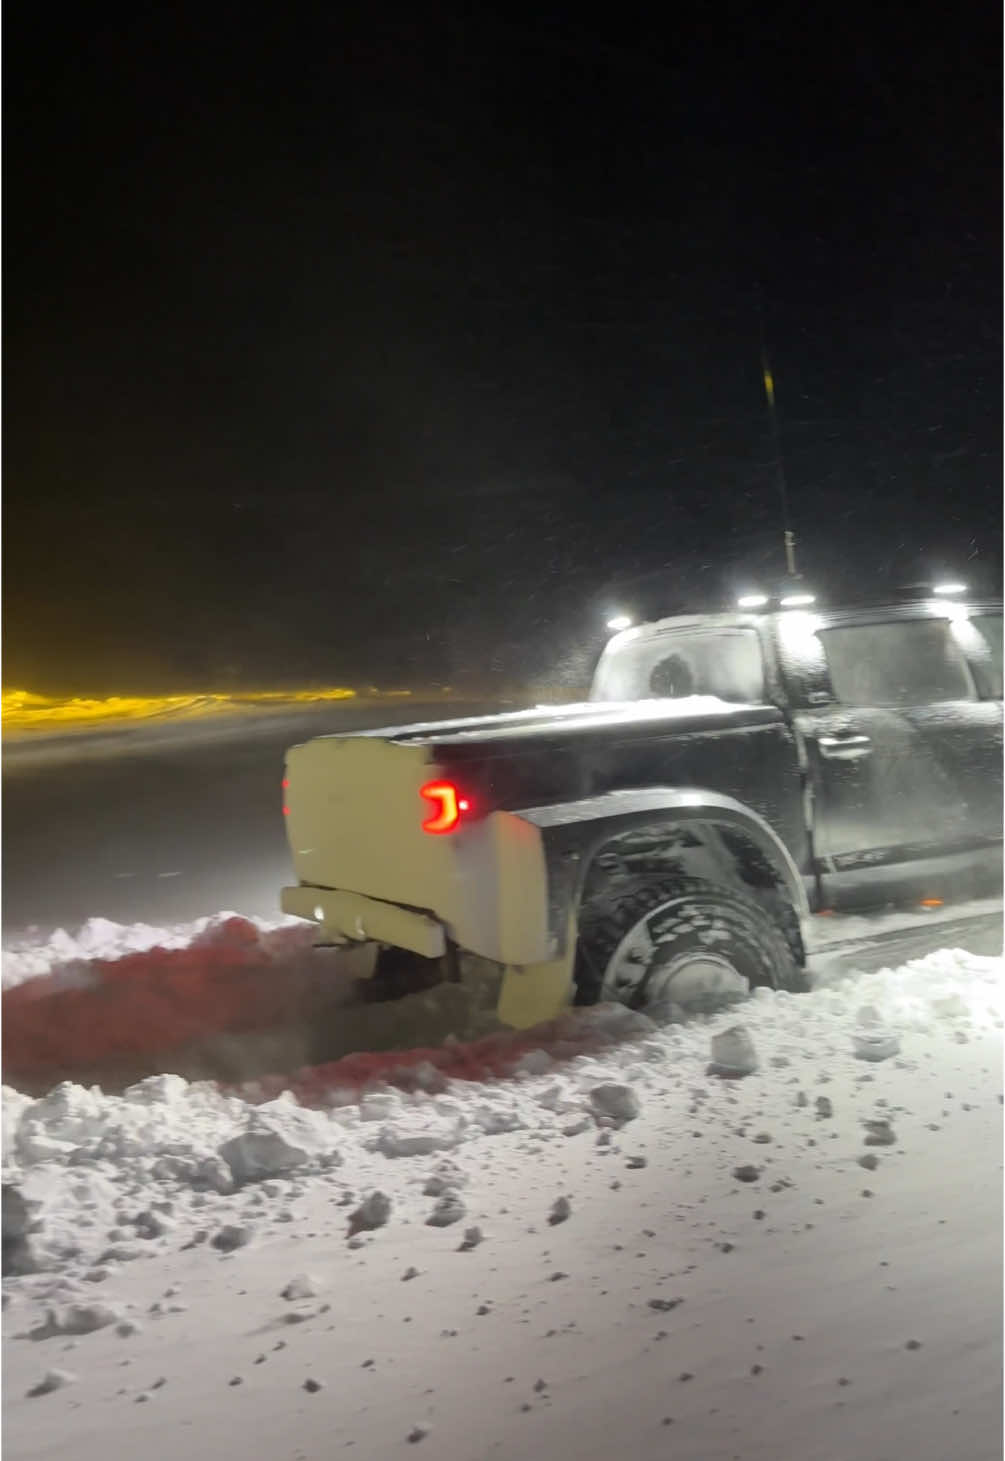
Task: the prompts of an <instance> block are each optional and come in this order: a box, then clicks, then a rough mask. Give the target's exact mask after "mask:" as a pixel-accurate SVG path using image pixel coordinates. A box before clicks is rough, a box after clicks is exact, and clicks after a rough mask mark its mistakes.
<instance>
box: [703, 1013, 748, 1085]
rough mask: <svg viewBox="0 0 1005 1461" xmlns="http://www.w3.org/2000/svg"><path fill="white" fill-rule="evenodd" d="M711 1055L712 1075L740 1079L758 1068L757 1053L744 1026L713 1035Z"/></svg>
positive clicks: (710, 1068) (710, 1071)
mask: <svg viewBox="0 0 1005 1461" xmlns="http://www.w3.org/2000/svg"><path fill="white" fill-rule="evenodd" d="M710 1053H711V1066H710V1067H709V1074H710V1075H720V1076H726V1077H740V1076H745V1075H752V1074H753V1073H754V1071H755V1070H757V1068H758V1059H757V1051H756V1049H755V1048H754V1042H753V1040H752V1038H751V1035H750V1032H749V1030H748V1029H747V1028H746V1026H744V1025H734V1026H733V1027H732V1028H731V1029H729V1030H723V1031H722V1033H721V1034H718V1035H713V1036H712V1040H711V1043H710Z"/></svg>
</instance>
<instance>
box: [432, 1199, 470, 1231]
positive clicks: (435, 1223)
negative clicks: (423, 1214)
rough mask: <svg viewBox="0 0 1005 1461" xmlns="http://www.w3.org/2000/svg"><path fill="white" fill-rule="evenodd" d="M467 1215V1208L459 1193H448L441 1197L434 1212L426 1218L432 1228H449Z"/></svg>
mask: <svg viewBox="0 0 1005 1461" xmlns="http://www.w3.org/2000/svg"><path fill="white" fill-rule="evenodd" d="M466 1215H467V1208H466V1207H465V1205H464V1201H463V1199H462V1197H461V1195H460V1193H459V1192H453V1191H447V1192H444V1194H443V1196H442V1197H440V1198H439V1199H438V1201H437V1203H436V1206H435V1207H434V1208H433V1210H432V1212H431V1213H430V1214H429V1216H428V1217H427V1218H426V1226H427V1227H430V1228H449V1227H452V1226H453V1224H454V1223H459V1222H460V1220H461V1218H463V1217H465V1216H466Z"/></svg>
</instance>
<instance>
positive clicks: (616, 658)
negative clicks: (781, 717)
mask: <svg viewBox="0 0 1005 1461" xmlns="http://www.w3.org/2000/svg"><path fill="white" fill-rule="evenodd" d="M691 695H712V696H715V697H716V699H718V700H726V701H729V702H730V703H731V704H737V705H751V704H753V705H758V704H761V703H763V700H764V660H763V656H762V653H761V641H760V639H759V638H758V636H757V634H756V632H755V631H754V630H753V629H717V630H701V629H690V630H686V629H685V630H675V631H671V632H669V633H664V634H657V635H654V636H653V637H652V638H645V639H638V640H636V641H632V640H627V641H623V642H622V643H621V644H619V645H618V646H617V647H616V649H615V650H613V651H612V652H609V654H608V655H606V656H605V657H604V659H602V660H601V662H600V665H599V666H598V669H597V676H596V680H595V682H594V688H593V691H592V693H591V696H590V698H591V699H592V700H683V699H686V698H687V697H688V696H691Z"/></svg>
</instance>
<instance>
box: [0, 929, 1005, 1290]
mask: <svg viewBox="0 0 1005 1461" xmlns="http://www.w3.org/2000/svg"><path fill="white" fill-rule="evenodd" d="M1002 968H1003V966H1002V960H1001V959H1000V958H989V957H982V956H978V955H973V954H968V953H963V952H961V951H943V952H940V953H937V954H932V955H929V956H928V957H926V958H924V959H919V960H916V961H914V962H912V963H909V964H907V965H905V966H904V967H902V968H898V969H886V970H882V971H880V972H878V973H875V974H867V975H860V976H858V977H857V978H845V979H844V980H843V981H841V982H839V983H836V984H834V985H833V986H830V987H827V988H822V989H818V990H817V991H815V992H814V993H812V994H809V995H803V996H792V995H787V994H784V993H772V992H771V991H767V990H761V991H758V992H757V993H756V995H755V996H754V998H752V999H751V1000H749V1001H748V1002H747V1003H746V1004H745V1005H744V1006H743V1008H742V1010H741V1011H740V1014H739V1019H741V1020H742V1024H743V1027H744V1028H745V1029H746V1031H747V1032H748V1034H749V1036H750V1038H751V1040H752V1042H753V1045H754V1048H755V1050H756V1052H757V1060H758V1065H759V1069H758V1072H757V1074H756V1075H755V1077H754V1078H753V1079H754V1080H755V1081H756V1082H758V1085H759V1101H758V1103H759V1106H763V1105H764V1104H765V1101H767V1102H768V1103H769V1104H770V1100H771V1099H773V1098H778V1099H779V1100H780V1101H781V1102H782V1103H783V1104H784V1106H785V1109H786V1110H788V1108H789V1106H790V1105H791V1103H792V1100H793V1089H792V1088H793V1086H794V1085H800V1084H812V1083H815V1082H817V1081H818V1080H821V1079H824V1078H825V1077H824V1076H822V1075H821V1072H822V1071H824V1070H825V1069H830V1068H831V1066H834V1067H840V1068H842V1069H844V1070H845V1072H848V1071H849V1070H854V1071H855V1073H856V1078H858V1079H861V1080H866V1079H867V1071H868V1068H869V1067H868V1066H867V1064H864V1063H863V1060H862V1056H863V1050H866V1051H867V1050H868V1049H869V1048H873V1047H874V1048H875V1049H877V1050H879V1052H880V1056H881V1057H882V1056H883V1055H887V1056H891V1055H892V1056H894V1057H895V1058H896V1059H898V1060H900V1061H906V1062H915V1061H917V1060H918V1059H919V1058H920V1056H921V1054H922V1053H923V1052H924V1047H925V1046H926V1044H927V1045H929V1046H930V1044H931V1042H932V1041H945V1040H955V1041H967V1040H969V1039H970V1038H971V1037H977V1036H979V1035H980V1034H981V1033H984V1034H987V1033H990V1032H993V1031H995V1030H1000V1029H1001V1028H1002V1023H1003V1014H1005V990H1003V982H1002ZM737 1019H738V1016H737V1012H736V1011H734V1012H733V1014H732V1017H730V1016H728V1015H721V1016H717V1017H714V1018H712V1019H710V1020H703V1021H699V1022H694V1023H690V1024H686V1025H672V1026H668V1027H663V1028H659V1027H657V1026H656V1025H654V1024H653V1023H652V1022H651V1021H649V1020H648V1019H646V1018H645V1016H642V1015H638V1014H634V1013H631V1012H629V1011H626V1010H624V1009H622V1008H621V1007H618V1006H599V1007H595V1008H594V1009H592V1010H585V1011H570V1012H569V1013H568V1014H567V1015H566V1016H563V1017H562V1018H561V1019H559V1020H557V1021H552V1022H551V1023H550V1024H549V1025H548V1026H545V1027H541V1030H540V1031H539V1032H524V1034H523V1035H522V1036H521V1037H520V1041H519V1043H517V1044H515V1045H514V1046H513V1059H512V1060H511V1062H510V1065H509V1078H508V1079H503V1080H500V1079H496V1078H495V1077H497V1076H498V1074H499V1070H500V1066H499V1045H498V1043H492V1042H491V1041H489V1042H484V1041H483V1042H474V1043H471V1044H469V1045H468V1046H467V1047H466V1050H465V1052H464V1054H465V1059H464V1060H463V1061H462V1062H461V1066H460V1068H461V1069H463V1070H464V1072H465V1075H466V1076H467V1078H466V1079H463V1080H461V1079H451V1078H450V1077H449V1075H447V1076H445V1075H444V1073H443V1071H442V1070H437V1069H436V1068H435V1067H434V1066H433V1065H431V1064H425V1065H423V1064H421V1063H420V1064H419V1065H417V1066H415V1067H414V1068H413V1072H412V1075H413V1080H412V1085H413V1087H414V1088H413V1089H411V1090H401V1089H392V1088H391V1087H390V1086H388V1085H387V1084H385V1083H384V1082H383V1080H382V1074H383V1073H386V1070H387V1057H386V1056H383V1057H377V1056H374V1057H372V1058H371V1057H366V1056H356V1057H353V1074H354V1081H353V1083H352V1087H351V1088H349V1087H345V1088H342V1089H339V1088H337V1087H334V1088H330V1087H329V1088H326V1087H325V1084H324V1081H323V1080H322V1081H321V1082H320V1083H317V1084H315V1085H314V1086H313V1088H310V1096H311V1098H312V1100H313V1102H314V1107H315V1108H314V1109H312V1108H311V1107H309V1106H306V1105H303V1104H301V1103H300V1102H299V1101H298V1099H297V1096H296V1095H295V1094H294V1092H293V1091H290V1090H286V1091H283V1092H281V1093H280V1094H279V1095H278V1096H277V1097H276V1098H275V1099H272V1100H265V1101H263V1100H262V1099H261V1096H262V1092H261V1091H260V1090H258V1091H256V1092H254V1093H253V1094H254V1095H255V1096H256V1097H257V1099H256V1100H255V1101H254V1102H253V1101H250V1100H244V1099H242V1098H241V1097H240V1096H239V1095H236V1094H232V1093H227V1092H225V1091H222V1090H220V1089H219V1088H217V1087H216V1086H215V1085H213V1084H210V1083H193V1084H189V1083H187V1082H186V1081H185V1080H183V1079H182V1078H181V1077H180V1076H175V1075H171V1074H164V1075H159V1076H155V1077H151V1078H149V1079H147V1080H143V1081H141V1082H139V1083H138V1084H137V1085H135V1086H132V1087H129V1088H128V1089H127V1090H126V1091H125V1092H124V1093H123V1094H122V1095H121V1096H115V1095H106V1094H104V1093H103V1092H102V1091H101V1090H100V1089H99V1088H98V1087H92V1088H90V1089H85V1088H83V1087H81V1086H75V1085H72V1084H69V1083H64V1084H62V1085H59V1086H57V1087H56V1088H55V1089H53V1090H52V1091H51V1092H50V1093H49V1094H48V1095H46V1096H45V1097H43V1098H41V1099H31V1098H29V1097H27V1096H25V1095H23V1094H21V1093H19V1092H17V1091H15V1090H12V1089H10V1088H8V1087H5V1088H4V1090H3V1180H4V1184H5V1188H4V1198H5V1203H4V1237H5V1253H6V1252H7V1251H8V1249H7V1244H8V1241H10V1242H12V1243H13V1244H14V1245H15V1247H14V1248H11V1249H10V1250H9V1252H10V1253H11V1254H13V1255H15V1258H14V1267H15V1269H16V1268H20V1269H21V1270H22V1272H25V1273H28V1272H32V1271H47V1270H52V1269H59V1270H67V1269H69V1270H76V1271H80V1272H82V1271H84V1270H86V1269H87V1268H88V1267H90V1266H92V1265H98V1266H99V1268H102V1269H107V1270H108V1271H109V1272H115V1271H117V1269H118V1267H119V1265H121V1264H122V1263H124V1262H127V1261H128V1260H129V1259H131V1258H133V1257H136V1256H146V1255H147V1254H149V1253H150V1252H152V1251H154V1250H155V1249H156V1248H157V1247H160V1246H165V1245H167V1246H175V1247H177V1246H178V1245H179V1244H181V1243H184V1242H188V1241H201V1238H200V1236H199V1235H200V1234H201V1235H202V1237H205V1236H206V1234H207V1231H208V1230H209V1229H212V1231H213V1232H216V1231H217V1230H218V1229H219V1228H220V1226H221V1225H223V1224H226V1223H228V1222H231V1223H236V1224H237V1225H238V1226H241V1225H243V1224H247V1223H248V1222H250V1223H251V1227H252V1228H253V1229H257V1228H259V1227H260V1226H261V1225H262V1224H263V1223H264V1224H266V1225H268V1224H271V1223H272V1222H273V1221H275V1220H276V1219H277V1218H279V1219H282V1217H283V1213H284V1211H285V1210H286V1209H287V1208H288V1207H289V1205H290V1204H291V1203H292V1202H293V1201H294V1199H295V1198H296V1196H297V1195H298V1193H302V1191H303V1184H304V1183H305V1182H308V1181H310V1180H317V1179H321V1180H324V1181H326V1182H329V1183H333V1184H334V1186H335V1187H336V1189H337V1190H338V1192H339V1193H340V1194H343V1195H344V1200H345V1202H346V1203H347V1204H348V1203H349V1202H350V1201H353V1200H355V1198H356V1197H357V1196H359V1195H360V1194H364V1193H366V1192H371V1191H373V1190H378V1189H379V1190H381V1191H383V1192H385V1193H387V1194H388V1195H389V1196H390V1198H391V1202H392V1208H393V1206H394V1204H395V1202H398V1201H400V1200H401V1199H402V1198H403V1197H405V1196H406V1195H407V1194H408V1193H409V1191H410V1190H412V1189H414V1184H415V1183H416V1181H417V1180H422V1179H424V1178H426V1177H427V1176H428V1174H429V1172H430V1169H431V1164H432V1163H435V1162H436V1161H437V1160H440V1161H449V1162H450V1163H452V1164H454V1166H455V1168H456V1170H457V1177H456V1180H448V1181H446V1183H445V1184H443V1183H441V1189H442V1187H443V1186H444V1185H445V1186H446V1187H448V1188H449V1187H453V1186H461V1185H463V1181H464V1175H463V1167H464V1164H465V1163H469V1162H470V1161H471V1160H477V1159H478V1152H479V1150H480V1148H481V1146H482V1144H483V1143H484V1142H487V1141H494V1140H496V1139H498V1138H500V1137H504V1136H506V1135H507V1134H512V1133H517V1134H521V1139H522V1140H524V1141H529V1142H530V1143H531V1144H532V1145H536V1144H539V1143H545V1142H549V1141H552V1140H555V1139H568V1138H570V1137H574V1136H577V1135H580V1134H582V1133H584V1132H586V1131H589V1130H597V1129H601V1130H603V1129H604V1128H605V1127H607V1128H612V1127H613V1128H617V1127H618V1126H619V1125H620V1124H622V1122H623V1120H624V1119H625V1118H626V1117H628V1118H629V1119H630V1116H631V1114H632V1113H633V1112H634V1111H635V1109H636V1105H637V1104H638V1105H640V1106H641V1107H642V1108H644V1107H645V1105H646V1103H647V1102H649V1101H657V1102H659V1103H661V1104H662V1105H664V1106H666V1105H669V1107H670V1108H673V1107H674V1106H679V1107H680V1111H681V1116H682V1119H684V1118H683V1112H684V1111H685V1110H688V1109H690V1110H693V1109H694V1103H695V1101H699V1102H701V1103H706V1104H704V1106H703V1118H704V1119H705V1120H706V1121H707V1120H708V1117H709V1115H710V1114H715V1115H716V1116H717V1117H718V1118H719V1119H720V1120H722V1121H726V1122H730V1121H734V1122H735V1119H736V1118H735V1114H733V1113H732V1112H731V1110H730V1107H729V1104H728V1103H729V1101H730V1099H731V1098H730V1096H729V1095H728V1089H729V1086H730V1084H731V1083H728V1082H727V1083H723V1082H721V1081H716V1080H715V1079H709V1077H708V1070H709V1061H710V1054H711V1041H712V1040H714V1039H715V1038H716V1037H717V1036H721V1035H722V1034H723V1033H724V1032H725V1031H726V1030H727V1029H728V1027H730V1026H731V1025H735V1024H736V1023H737ZM584 1028H585V1029H587V1030H591V1031H592V1034H593V1038H594V1044H595V1047H596V1048H595V1049H594V1050H592V1051H589V1050H588V1051H587V1052H586V1053H578V1054H577V1053H575V1052H576V1051H577V1049H578V1050H580V1051H582V1050H583V1037H582V1031H583V1029H584ZM863 1037H866V1038H863ZM605 1041H606V1042H607V1043H606V1044H605ZM577 1042H578V1043H577ZM611 1042H613V1043H611ZM728 1043H729V1042H726V1044H728ZM483 1048H484V1049H486V1050H487V1052H488V1054H487V1055H486V1057H485V1059H484V1068H482V1069H479V1065H478V1062H479V1052H480V1051H481V1050H482V1049H483ZM722 1048H724V1047H723V1042H721V1041H719V1042H718V1044H717V1049H720V1050H721V1049H722ZM570 1052H571V1058H570ZM368 1062H369V1068H370V1079H369V1081H368V1078H367V1077H368ZM330 1069H331V1070H332V1071H333V1072H336V1071H337V1070H338V1067H337V1066H335V1067H331V1068H330ZM601 1087H603V1088H606V1089H605V1090H604V1091H601V1092H600V1093H599V1094H598V1088H601ZM610 1088H615V1089H613V1092H612V1090H611V1089H610ZM696 1088H698V1089H701V1090H702V1094H701V1096H700V1097H699V1096H697V1095H695V1090H696ZM709 1088H713V1089H712V1090H711V1091H710V1089H709ZM622 1089H623V1091H624V1094H623V1095H621V1094H619V1091H620V1090H622ZM724 1092H727V1094H723V1093H724ZM724 1103H725V1104H724ZM610 1113H614V1114H610ZM619 1114H620V1117H621V1120H619V1119H618V1117H619ZM457 1164H460V1166H459V1167H458V1166H457ZM263 1184H264V1185H263ZM8 1271H10V1263H9V1261H8Z"/></svg>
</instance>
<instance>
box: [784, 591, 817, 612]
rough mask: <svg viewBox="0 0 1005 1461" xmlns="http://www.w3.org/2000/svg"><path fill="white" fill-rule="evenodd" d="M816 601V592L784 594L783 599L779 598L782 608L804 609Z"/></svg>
mask: <svg viewBox="0 0 1005 1461" xmlns="http://www.w3.org/2000/svg"><path fill="white" fill-rule="evenodd" d="M816 601H817V596H816V594H786V595H785V598H784V599H779V603H780V604H781V606H782V608H783V609H806V608H808V607H809V606H810V604H815V603H816Z"/></svg>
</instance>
